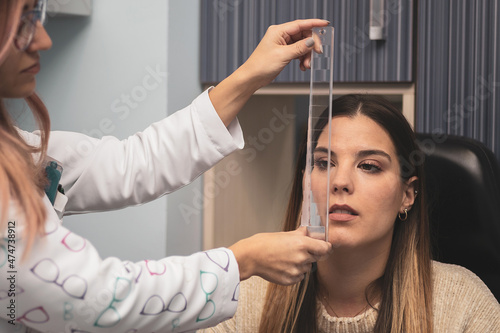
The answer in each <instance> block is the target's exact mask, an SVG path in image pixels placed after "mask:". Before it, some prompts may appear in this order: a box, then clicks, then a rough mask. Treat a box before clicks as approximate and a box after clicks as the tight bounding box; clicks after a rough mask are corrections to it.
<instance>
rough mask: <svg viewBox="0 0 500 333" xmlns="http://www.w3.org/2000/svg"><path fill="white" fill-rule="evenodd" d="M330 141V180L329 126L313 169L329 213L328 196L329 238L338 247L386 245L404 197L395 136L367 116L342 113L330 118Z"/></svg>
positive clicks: (316, 190)
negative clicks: (328, 171)
mask: <svg viewBox="0 0 500 333" xmlns="http://www.w3.org/2000/svg"><path fill="white" fill-rule="evenodd" d="M331 144H332V152H331V160H330V183H329V184H328V182H327V171H326V167H327V165H328V155H327V149H328V132H327V131H323V133H322V134H321V135H320V137H319V139H318V145H317V147H316V149H315V151H314V157H313V158H314V168H313V170H312V172H311V190H312V192H313V195H314V198H315V200H316V201H317V204H318V210H319V211H325V212H326V198H327V196H329V208H328V212H329V214H328V223H329V235H328V237H329V241H330V242H331V243H332V244H333V246H334V247H337V248H341V247H342V248H346V249H347V248H355V247H356V248H359V247H366V248H367V249H374V250H375V249H387V250H388V248H389V247H390V244H391V238H392V233H393V227H394V222H395V219H396V217H397V214H398V212H399V210H400V209H401V207H402V203H403V199H404V183H403V182H402V180H401V177H400V171H399V161H398V157H397V154H396V150H395V147H394V144H393V143H392V141H391V138H390V137H389V135H388V134H387V132H386V131H385V130H384V129H383V128H382V127H380V126H379V125H378V124H377V123H375V122H374V121H373V120H371V119H370V118H368V117H366V116H363V115H357V116H355V117H354V118H349V117H344V116H342V117H334V118H333V119H332V135H331ZM325 215H326V214H325ZM324 219H325V217H324ZM323 223H324V221H323Z"/></svg>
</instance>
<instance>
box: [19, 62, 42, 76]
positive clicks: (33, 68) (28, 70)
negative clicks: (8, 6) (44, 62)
mask: <svg viewBox="0 0 500 333" xmlns="http://www.w3.org/2000/svg"><path fill="white" fill-rule="evenodd" d="M22 72H23V73H32V74H37V73H38V72H40V63H39V62H37V63H36V64H34V65H33V66H30V67H28V68H26V69H25V70H23V71H22Z"/></svg>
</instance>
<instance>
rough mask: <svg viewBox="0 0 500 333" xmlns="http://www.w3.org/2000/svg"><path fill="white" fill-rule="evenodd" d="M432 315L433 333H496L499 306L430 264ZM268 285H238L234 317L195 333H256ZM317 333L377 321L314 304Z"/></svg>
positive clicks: (451, 269)
mask: <svg viewBox="0 0 500 333" xmlns="http://www.w3.org/2000/svg"><path fill="white" fill-rule="evenodd" d="M433 284H434V295H433V311H434V312H433V313H434V332H435V333H441V332H442V333H444V332H446V333H455V332H456V333H459V332H471V333H472V332H474V333H499V332H500V305H499V304H498V302H497V300H496V299H495V297H494V296H493V294H492V293H491V291H490V290H489V289H488V287H487V286H486V285H485V284H484V283H483V282H482V281H481V280H480V279H479V278H478V277H477V276H476V275H475V274H474V273H472V272H471V271H469V270H467V269H466V268H463V267H461V266H457V265H450V264H443V263H439V262H436V261H434V262H433ZM267 286H268V282H267V281H265V280H263V279H261V278H258V277H252V278H250V279H248V280H246V281H243V282H241V284H240V296H239V304H238V310H237V311H236V315H235V316H234V317H233V318H232V319H230V320H227V321H225V322H223V323H221V324H219V325H218V326H216V327H213V328H209V329H206V330H203V331H199V332H205V333H208V332H211V333H214V332H217V333H222V332H238V333H254V332H258V329H259V324H260V319H261V316H262V309H263V306H264V297H265V295H266V290H267ZM318 306H319V307H320V309H321V310H320V315H319V318H318V327H319V331H320V332H325V333H326V332H343V333H365V332H366V333H368V332H372V331H373V328H374V327H375V321H376V320H377V311H376V310H375V309H372V308H369V309H368V310H367V311H366V312H364V313H362V314H360V315H358V316H356V317H352V318H337V317H332V316H330V315H329V314H328V313H327V311H326V309H325V307H324V306H323V304H322V303H321V302H319V301H318Z"/></svg>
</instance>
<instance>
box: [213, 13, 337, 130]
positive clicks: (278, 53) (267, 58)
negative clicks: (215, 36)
mask: <svg viewBox="0 0 500 333" xmlns="http://www.w3.org/2000/svg"><path fill="white" fill-rule="evenodd" d="M328 24H329V22H328V21H325V20H320V19H308V20H296V21H292V22H287V23H283V24H280V25H273V26H270V27H269V28H268V29H267V32H266V34H265V35H264V37H263V38H262V40H261V41H260V43H259V45H257V47H256V48H255V50H254V51H253V53H252V54H251V55H250V57H249V58H248V59H247V61H246V62H245V63H244V64H243V65H241V66H240V67H239V68H238V69H237V70H236V71H234V73H233V74H231V75H230V76H229V77H227V78H226V79H225V80H223V81H222V82H221V83H219V84H218V85H217V86H216V87H215V88H213V89H212V90H211V91H210V92H209V96H210V100H211V101H212V104H213V106H214V108H215V110H216V111H217V113H218V114H219V117H220V118H221V120H222V121H223V122H224V124H225V125H226V126H228V125H229V124H230V123H231V122H232V121H233V119H234V118H235V117H236V115H237V114H238V112H239V111H240V110H241V108H242V107H243V105H244V104H245V103H246V102H247V101H248V99H249V98H250V96H252V94H253V93H254V92H255V91H257V90H258V89H259V88H262V87H263V86H265V85H267V84H269V83H270V82H272V81H273V80H274V79H275V78H276V76H278V74H279V73H280V72H281V71H282V70H283V69H284V68H285V66H286V65H288V64H289V63H290V62H291V61H292V60H293V59H299V60H300V63H299V66H300V68H301V69H302V70H305V69H306V68H310V65H311V50H313V49H314V50H315V51H316V52H321V46H320V45H318V44H317V43H314V40H313V38H312V37H311V35H312V31H311V29H312V28H315V27H324V26H327V25H328Z"/></svg>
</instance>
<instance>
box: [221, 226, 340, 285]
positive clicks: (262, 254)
mask: <svg viewBox="0 0 500 333" xmlns="http://www.w3.org/2000/svg"><path fill="white" fill-rule="evenodd" d="M229 249H230V250H231V251H233V253H234V255H235V257H236V260H237V261H238V266H239V272H240V279H241V280H245V279H247V278H249V277H250V276H253V275H257V276H260V277H262V278H263V279H265V280H268V281H270V282H273V283H277V284H281V285H290V284H295V283H297V282H300V281H301V280H302V279H303V278H304V274H305V273H306V272H308V271H309V270H310V269H311V266H312V263H313V262H316V261H319V260H322V259H324V258H325V257H327V256H328V255H329V254H330V253H331V252H332V246H331V244H330V243H327V242H325V241H322V240H317V239H313V238H311V237H309V236H307V229H306V228H304V227H301V228H299V229H297V230H295V231H290V232H275V233H261V234H256V235H254V236H252V237H249V238H246V239H243V240H241V241H239V242H237V243H235V244H234V245H232V246H230V247H229Z"/></svg>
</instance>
